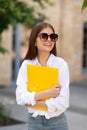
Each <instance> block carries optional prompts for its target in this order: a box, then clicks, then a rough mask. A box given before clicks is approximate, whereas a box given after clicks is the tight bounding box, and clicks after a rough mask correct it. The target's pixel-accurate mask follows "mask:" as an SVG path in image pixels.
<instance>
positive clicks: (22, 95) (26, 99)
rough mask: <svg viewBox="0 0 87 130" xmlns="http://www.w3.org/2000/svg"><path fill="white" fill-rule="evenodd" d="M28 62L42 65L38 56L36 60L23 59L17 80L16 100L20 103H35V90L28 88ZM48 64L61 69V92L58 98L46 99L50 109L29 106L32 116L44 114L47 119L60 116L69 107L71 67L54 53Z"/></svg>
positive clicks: (59, 78) (59, 79)
mask: <svg viewBox="0 0 87 130" xmlns="http://www.w3.org/2000/svg"><path fill="white" fill-rule="evenodd" d="M27 64H33V65H40V63H39V61H38V59H37V58H35V59H34V60H25V61H23V63H22V65H21V67H20V69H19V73H18V77H17V82H16V84H17V88H16V101H17V104H19V105H25V104H28V105H29V104H31V105H35V99H34V97H35V92H29V91H28V90H27V71H26V65H27ZM47 66H49V67H55V68H58V69H59V74H58V75H59V77H58V81H59V84H60V85H61V86H62V87H61V90H60V94H59V96H58V97H56V98H50V99H47V100H46V101H45V103H46V105H47V108H48V111H41V110H36V109H34V108H29V107H28V112H29V113H32V116H34V117H36V116H38V115H44V116H45V117H46V119H50V118H52V117H55V116H59V115H60V114H61V113H63V112H65V111H66V109H67V108H68V107H69V69H68V65H67V63H66V62H65V60H64V59H62V58H59V57H56V56H54V55H53V54H51V55H50V57H49V59H48V61H47ZM55 109H58V111H56V112H54V110H55Z"/></svg>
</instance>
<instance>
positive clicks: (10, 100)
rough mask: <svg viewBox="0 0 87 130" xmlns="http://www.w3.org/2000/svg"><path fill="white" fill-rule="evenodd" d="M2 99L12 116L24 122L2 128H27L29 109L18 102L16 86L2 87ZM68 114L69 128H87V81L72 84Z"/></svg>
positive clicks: (84, 129) (76, 129) (83, 129)
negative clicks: (16, 99)
mask: <svg viewBox="0 0 87 130" xmlns="http://www.w3.org/2000/svg"><path fill="white" fill-rule="evenodd" d="M0 101H2V102H3V103H4V104H6V107H7V109H8V110H9V111H10V116H11V117H12V118H14V119H17V120H20V121H22V122H23V123H22V124H17V125H12V126H5V127H0V130H19V129H21V130H27V109H26V108H25V107H23V106H18V105H17V104H16V101H15V88H13V87H11V88H10V87H9V88H0ZM66 116H67V120H68V125H69V130H87V83H78V84H72V85H70V108H69V109H68V110H67V112H66Z"/></svg>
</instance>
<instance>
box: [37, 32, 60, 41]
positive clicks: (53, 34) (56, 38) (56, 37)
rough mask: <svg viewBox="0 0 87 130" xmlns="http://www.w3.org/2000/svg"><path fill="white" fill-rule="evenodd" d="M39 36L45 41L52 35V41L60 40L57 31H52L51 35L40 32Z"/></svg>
mask: <svg viewBox="0 0 87 130" xmlns="http://www.w3.org/2000/svg"><path fill="white" fill-rule="evenodd" d="M38 37H40V40H41V41H43V42H45V41H47V40H48V37H50V40H51V41H52V42H56V41H57V40H58V35H57V34H55V33H52V34H50V35H48V34H47V33H40V34H38Z"/></svg>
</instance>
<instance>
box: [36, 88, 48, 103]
mask: <svg viewBox="0 0 87 130" xmlns="http://www.w3.org/2000/svg"><path fill="white" fill-rule="evenodd" d="M48 91H49V90H45V91H42V92H37V93H35V100H36V101H38V100H41V99H42V98H45V97H47V96H49V92H48Z"/></svg>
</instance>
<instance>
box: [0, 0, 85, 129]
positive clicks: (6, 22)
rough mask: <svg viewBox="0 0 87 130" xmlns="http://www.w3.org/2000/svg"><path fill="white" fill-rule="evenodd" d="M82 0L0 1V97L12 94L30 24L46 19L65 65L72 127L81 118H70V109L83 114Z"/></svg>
mask: <svg viewBox="0 0 87 130" xmlns="http://www.w3.org/2000/svg"><path fill="white" fill-rule="evenodd" d="M82 3H83V0H73V1H72V0H44V1H41V0H30V1H29V0H15V2H14V0H10V1H9V0H7V2H6V1H4V0H0V92H1V96H2V97H3V98H4V96H7V95H9V94H7V95H6V93H10V94H13V95H14V93H15V88H16V84H15V82H16V78H17V73H18V70H19V67H20V63H21V61H22V60H23V58H24V56H25V54H26V51H27V47H28V39H29V34H30V31H31V28H32V26H33V25H35V24H36V23H38V22H42V21H45V22H49V23H51V24H52V25H53V26H54V28H55V30H56V33H58V35H59V39H58V42H57V44H56V46H57V55H58V56H60V57H62V58H64V59H65V60H66V61H67V62H68V65H69V70H70V88H71V89H70V93H71V98H70V104H71V106H74V107H70V109H69V110H68V112H67V116H68V117H69V118H68V119H70V120H71V122H70V127H71V124H72V125H73V128H74V125H76V124H77V126H78V125H80V122H79V123H78V120H79V118H80V117H81V118H80V119H83V118H82V116H81V115H80V117H79V116H78V114H77V116H76V114H75V117H74V115H73V113H72V112H71V113H70V111H73V112H75V113H80V114H81V113H84V114H83V115H85V116H87V105H86V104H87V102H86V97H87V96H86V93H87V9H85V10H83V11H81V8H82ZM4 92H5V94H4ZM12 92H13V93H12ZM3 95H4V96H3ZM11 96H12V95H11ZM12 97H13V96H12ZM5 98H7V97H5ZM1 99H2V98H1ZM2 100H3V99H2ZM13 100H15V99H13ZM14 102H15V101H14ZM14 102H13V103H12V104H13V105H14V104H15V103H14ZM80 102H81V104H80ZM82 107H84V108H82ZM13 115H14V114H13ZM75 119H77V122H76V121H74V120H75ZM85 119H86V120H87V117H84V119H83V120H84V121H85ZM80 121H81V122H82V120H80ZM84 126H85V127H84ZM82 127H84V128H83V129H82V130H86V129H87V125H86V123H85V122H84V123H83V125H82ZM78 128H79V127H77V129H76V128H74V130H79V129H78ZM80 128H81V127H80ZM70 130H72V128H71V129H70Z"/></svg>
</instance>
